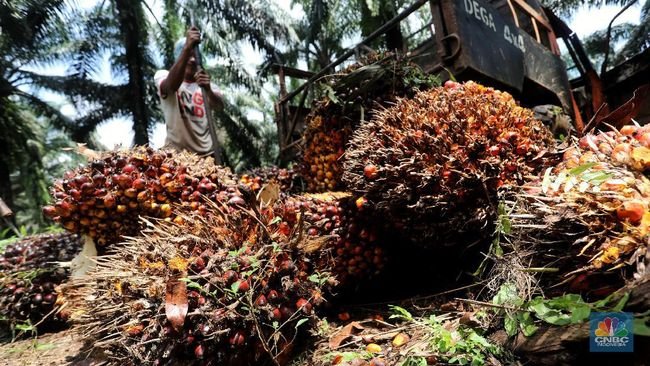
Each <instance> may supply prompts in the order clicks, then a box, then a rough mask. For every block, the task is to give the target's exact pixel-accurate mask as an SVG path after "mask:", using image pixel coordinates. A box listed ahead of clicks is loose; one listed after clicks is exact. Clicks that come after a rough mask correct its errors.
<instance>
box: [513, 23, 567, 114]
mask: <svg viewBox="0 0 650 366" xmlns="http://www.w3.org/2000/svg"><path fill="white" fill-rule="evenodd" d="M523 40H524V45H525V48H526V53H525V57H524V60H525V75H526V78H528V79H529V80H531V81H533V82H535V83H536V84H538V85H540V86H542V87H543V88H545V89H547V90H549V91H551V92H552V93H553V94H555V95H556V96H557V98H558V101H559V102H560V104H561V106H562V108H563V109H564V110H565V111H570V110H571V94H570V93H571V87H570V85H569V77H568V75H567V73H566V64H565V63H564V61H562V59H561V58H560V57H558V56H556V55H555V54H553V53H551V51H550V50H548V49H547V48H546V47H544V46H543V45H541V44H539V43H537V41H536V40H535V39H534V38H533V37H531V36H529V35H528V34H523Z"/></svg>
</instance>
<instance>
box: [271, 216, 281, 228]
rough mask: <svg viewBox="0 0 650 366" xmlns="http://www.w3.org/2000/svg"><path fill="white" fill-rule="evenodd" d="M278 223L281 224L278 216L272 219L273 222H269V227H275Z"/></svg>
mask: <svg viewBox="0 0 650 366" xmlns="http://www.w3.org/2000/svg"><path fill="white" fill-rule="evenodd" d="M279 222H282V218H281V217H280V216H276V217H274V218H273V220H271V222H269V226H271V225H275V224H277V223H279Z"/></svg>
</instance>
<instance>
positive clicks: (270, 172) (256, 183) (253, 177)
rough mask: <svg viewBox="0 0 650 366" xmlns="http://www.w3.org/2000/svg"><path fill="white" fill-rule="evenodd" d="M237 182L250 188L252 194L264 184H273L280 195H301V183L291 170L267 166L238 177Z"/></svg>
mask: <svg viewBox="0 0 650 366" xmlns="http://www.w3.org/2000/svg"><path fill="white" fill-rule="evenodd" d="M239 182H240V183H242V184H245V185H247V186H248V187H250V188H251V189H252V190H253V191H254V192H258V191H259V190H261V189H262V188H263V187H264V185H265V184H269V183H271V182H275V183H277V184H278V186H279V187H278V188H279V189H280V191H281V192H282V193H301V192H303V191H304V190H303V189H302V188H303V187H302V182H301V180H300V177H299V176H298V175H297V174H296V173H295V172H294V170H293V169H286V168H278V167H277V166H268V167H261V168H255V169H253V170H251V171H249V172H246V173H244V174H242V175H241V176H240V177H239Z"/></svg>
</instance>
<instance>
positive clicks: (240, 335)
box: [229, 330, 246, 346]
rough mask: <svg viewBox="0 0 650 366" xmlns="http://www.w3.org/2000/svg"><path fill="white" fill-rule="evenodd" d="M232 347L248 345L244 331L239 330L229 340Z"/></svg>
mask: <svg viewBox="0 0 650 366" xmlns="http://www.w3.org/2000/svg"><path fill="white" fill-rule="evenodd" d="M229 342H230V344H231V345H232V346H241V345H243V344H244V343H246V335H245V333H244V331H243V330H237V331H235V333H234V334H233V335H232V336H230V340H229Z"/></svg>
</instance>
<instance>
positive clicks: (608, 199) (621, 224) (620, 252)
mask: <svg viewBox="0 0 650 366" xmlns="http://www.w3.org/2000/svg"><path fill="white" fill-rule="evenodd" d="M627 129H628V128H627V127H624V128H623V129H622V130H621V131H610V132H600V133H597V134H587V135H585V136H584V137H582V138H581V139H580V140H579V141H578V142H577V143H574V144H572V146H571V147H569V148H568V149H566V150H565V152H564V155H563V161H562V162H561V163H560V164H558V165H557V166H556V167H554V168H548V169H547V170H546V171H545V172H544V174H543V175H541V176H540V178H539V179H537V180H536V181H534V182H530V183H528V184H526V185H524V186H523V187H522V188H521V190H520V191H519V193H518V194H515V195H514V196H510V197H509V198H508V200H507V201H506V202H508V206H509V207H508V211H509V212H510V215H509V217H510V219H509V220H510V221H511V225H510V226H511V227H512V231H511V232H510V233H509V235H507V236H508V238H509V240H508V241H507V243H508V244H507V246H509V247H511V248H512V249H513V250H512V252H511V254H510V255H511V256H513V257H514V260H517V261H519V262H520V263H528V266H530V267H534V268H541V269H542V270H540V272H539V274H538V276H537V280H540V281H542V283H543V284H548V285H549V287H550V288H556V289H559V290H560V291H564V290H565V289H567V288H568V289H569V290H571V291H573V292H583V293H585V294H587V295H590V296H592V297H594V298H597V297H603V296H605V295H608V294H609V293H611V292H612V291H614V290H616V289H617V288H618V287H620V286H621V285H622V284H623V283H624V281H625V280H626V279H630V278H632V277H633V276H634V273H635V271H636V270H637V269H638V268H644V267H645V266H646V265H647V264H648V263H646V254H647V250H648V239H649V234H650V180H648V178H647V177H646V176H645V174H644V171H645V161H646V160H645V154H646V153H645V151H646V150H647V149H648V148H647V147H645V146H644V144H643V143H642V142H640V141H638V140H636V139H635V138H633V137H632V138H631V137H630V136H629V135H625V134H622V133H621V132H625V131H626V130H627ZM606 146H612V148H611V149H610V148H608V147H606ZM648 151H650V150H648ZM520 253H532V255H530V256H529V257H528V258H527V259H526V260H524V261H522V260H521V256H520V255H519V254H520ZM510 267H511V268H512V265H510ZM520 267H521V266H520ZM522 268H523V267H522ZM529 273H536V272H535V271H532V272H529Z"/></svg>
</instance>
